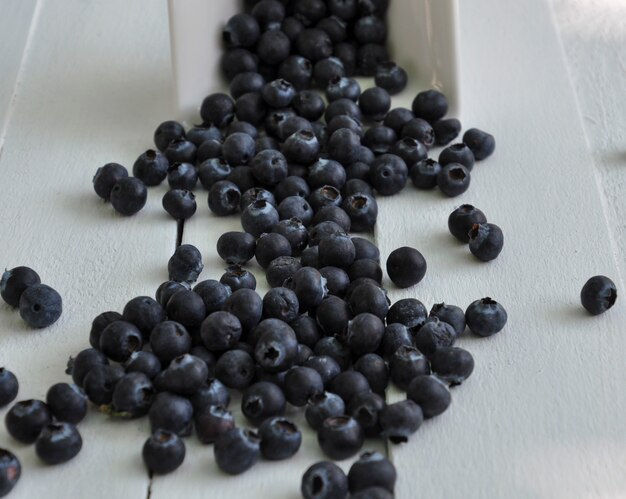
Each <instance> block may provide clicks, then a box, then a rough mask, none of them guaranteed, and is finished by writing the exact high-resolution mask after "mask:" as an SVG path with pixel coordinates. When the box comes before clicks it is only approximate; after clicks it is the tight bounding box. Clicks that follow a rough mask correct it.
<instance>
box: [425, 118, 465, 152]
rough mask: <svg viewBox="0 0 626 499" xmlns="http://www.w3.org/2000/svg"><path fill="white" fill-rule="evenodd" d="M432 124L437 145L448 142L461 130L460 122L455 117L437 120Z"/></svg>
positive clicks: (443, 144)
mask: <svg viewBox="0 0 626 499" xmlns="http://www.w3.org/2000/svg"><path fill="white" fill-rule="evenodd" d="M432 125H433V130H434V132H435V143H436V144H437V145H438V146H445V145H447V144H449V143H450V142H452V141H453V140H454V139H456V138H457V137H458V136H459V133H460V132H461V122H460V121H459V120H457V119H456V118H449V119H444V120H437V121H435V122H434V123H433V124H432Z"/></svg>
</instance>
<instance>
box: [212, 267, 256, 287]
mask: <svg viewBox="0 0 626 499" xmlns="http://www.w3.org/2000/svg"><path fill="white" fill-rule="evenodd" d="M225 270H226V271H225V272H224V274H223V275H222V277H220V282H221V283H222V284H224V285H225V286H228V287H229V288H230V289H232V290H233V291H237V290H238V289H244V288H247V289H256V278H255V277H254V274H253V273H252V272H250V271H248V270H246V269H244V268H243V267H241V265H230V266H229V267H227V268H226V269H225Z"/></svg>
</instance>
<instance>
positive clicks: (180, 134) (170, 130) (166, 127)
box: [154, 121, 185, 151]
mask: <svg viewBox="0 0 626 499" xmlns="http://www.w3.org/2000/svg"><path fill="white" fill-rule="evenodd" d="M182 138H185V129H184V128H183V126H182V125H181V124H180V123H179V122H178V121H164V122H163V123H161V124H160V125H159V126H158V127H157V128H156V130H155V131H154V144H155V145H156V146H157V148H158V149H159V151H165V149H167V146H168V145H169V144H170V142H172V140H175V139H182Z"/></svg>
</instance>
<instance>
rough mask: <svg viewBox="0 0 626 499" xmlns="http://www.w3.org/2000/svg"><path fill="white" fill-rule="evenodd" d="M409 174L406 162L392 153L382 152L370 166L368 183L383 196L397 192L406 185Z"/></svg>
mask: <svg viewBox="0 0 626 499" xmlns="http://www.w3.org/2000/svg"><path fill="white" fill-rule="evenodd" d="M408 175H409V172H408V169H407V167H406V163H405V162H404V160H402V158H400V157H399V156H395V155H394V154H383V155H382V156H379V157H378V158H376V159H375V160H374V162H373V163H372V165H371V166H370V175H369V178H370V183H371V184H372V187H374V189H376V191H377V192H378V193H379V194H381V195H383V196H392V195H394V194H397V193H398V192H400V191H401V190H402V189H404V186H405V185H406V181H407V177H408Z"/></svg>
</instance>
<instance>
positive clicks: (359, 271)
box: [348, 258, 383, 283]
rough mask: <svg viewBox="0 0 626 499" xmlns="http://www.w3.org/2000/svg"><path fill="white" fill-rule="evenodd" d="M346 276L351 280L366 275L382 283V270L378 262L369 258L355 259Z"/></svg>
mask: <svg viewBox="0 0 626 499" xmlns="http://www.w3.org/2000/svg"><path fill="white" fill-rule="evenodd" d="M348 276H349V277H350V280H351V281H355V280H356V279H360V278H362V277H366V278H368V279H373V280H374V281H376V282H378V283H382V279H383V270H382V269H381V268H380V265H379V264H378V262H376V261H374V260H370V259H369V258H361V259H360V260H355V261H354V263H353V264H352V265H350V267H349V268H348Z"/></svg>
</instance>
